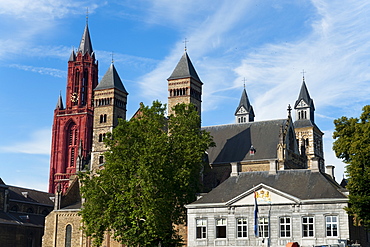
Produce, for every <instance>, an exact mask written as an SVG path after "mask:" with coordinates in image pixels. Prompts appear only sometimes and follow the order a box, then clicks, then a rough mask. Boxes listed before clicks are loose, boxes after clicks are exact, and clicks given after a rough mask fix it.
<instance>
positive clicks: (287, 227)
mask: <svg viewBox="0 0 370 247" xmlns="http://www.w3.org/2000/svg"><path fill="white" fill-rule="evenodd" d="M287 219H289V223H287V222H286V221H287ZM281 220H283V221H284V222H281ZM282 227H283V228H284V230H282ZM283 232H284V233H285V236H282V233H283ZM287 232H289V236H287ZM279 237H280V238H291V237H292V217H289V216H281V217H279Z"/></svg>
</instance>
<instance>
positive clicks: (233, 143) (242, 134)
mask: <svg viewBox="0 0 370 247" xmlns="http://www.w3.org/2000/svg"><path fill="white" fill-rule="evenodd" d="M286 123H287V119H278V120H270V121H258V122H249V123H242V124H228V125H217V126H210V127H203V129H204V130H206V131H208V132H210V134H211V136H212V137H213V141H214V142H215V143H216V147H211V148H209V149H208V150H207V152H208V159H209V162H210V164H222V163H230V162H238V161H243V160H266V159H276V158H277V151H276V148H277V145H278V144H279V134H280V130H281V126H285V125H286ZM251 145H253V147H254V148H255V149H256V152H255V154H254V155H250V153H249V150H250V147H251Z"/></svg>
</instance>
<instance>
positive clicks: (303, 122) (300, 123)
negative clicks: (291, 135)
mask: <svg viewBox="0 0 370 247" xmlns="http://www.w3.org/2000/svg"><path fill="white" fill-rule="evenodd" d="M304 127H316V128H317V129H319V127H317V125H316V124H315V123H313V122H312V121H311V120H310V119H298V120H297V121H295V122H294V128H304ZM319 130H320V129H319Z"/></svg>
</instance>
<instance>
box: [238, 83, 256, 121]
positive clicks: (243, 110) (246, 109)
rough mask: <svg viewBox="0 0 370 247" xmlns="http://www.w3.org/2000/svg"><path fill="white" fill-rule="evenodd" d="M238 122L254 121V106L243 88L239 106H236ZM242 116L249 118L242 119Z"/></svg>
mask: <svg viewBox="0 0 370 247" xmlns="http://www.w3.org/2000/svg"><path fill="white" fill-rule="evenodd" d="M234 115H235V116H236V118H237V122H238V123H244V122H253V121H254V117H255V116H254V111H253V106H252V105H251V103H250V102H249V98H248V95H247V91H246V90H245V88H244V89H243V92H242V96H241V97H240V102H239V106H238V107H237V108H236V111H235V114H234ZM240 117H247V119H244V118H243V120H241V119H239V118H240Z"/></svg>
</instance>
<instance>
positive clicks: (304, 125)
mask: <svg viewBox="0 0 370 247" xmlns="http://www.w3.org/2000/svg"><path fill="white" fill-rule="evenodd" d="M294 109H295V115H296V116H295V117H296V121H295V122H294V127H295V134H296V138H297V140H298V146H299V148H300V152H301V154H305V155H306V156H307V166H308V168H309V169H313V168H314V167H313V166H312V165H313V161H314V160H316V161H317V162H318V166H319V167H318V169H319V170H320V171H322V172H325V167H324V151H323V142H322V136H323V134H324V133H323V132H321V130H320V129H319V127H317V125H316V124H315V106H314V103H313V100H312V99H311V97H310V94H309V93H308V90H307V86H306V82H305V79H304V77H303V82H302V86H301V91H300V93H299V96H298V99H297V101H296V102H295V104H294ZM314 169H316V168H314Z"/></svg>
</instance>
